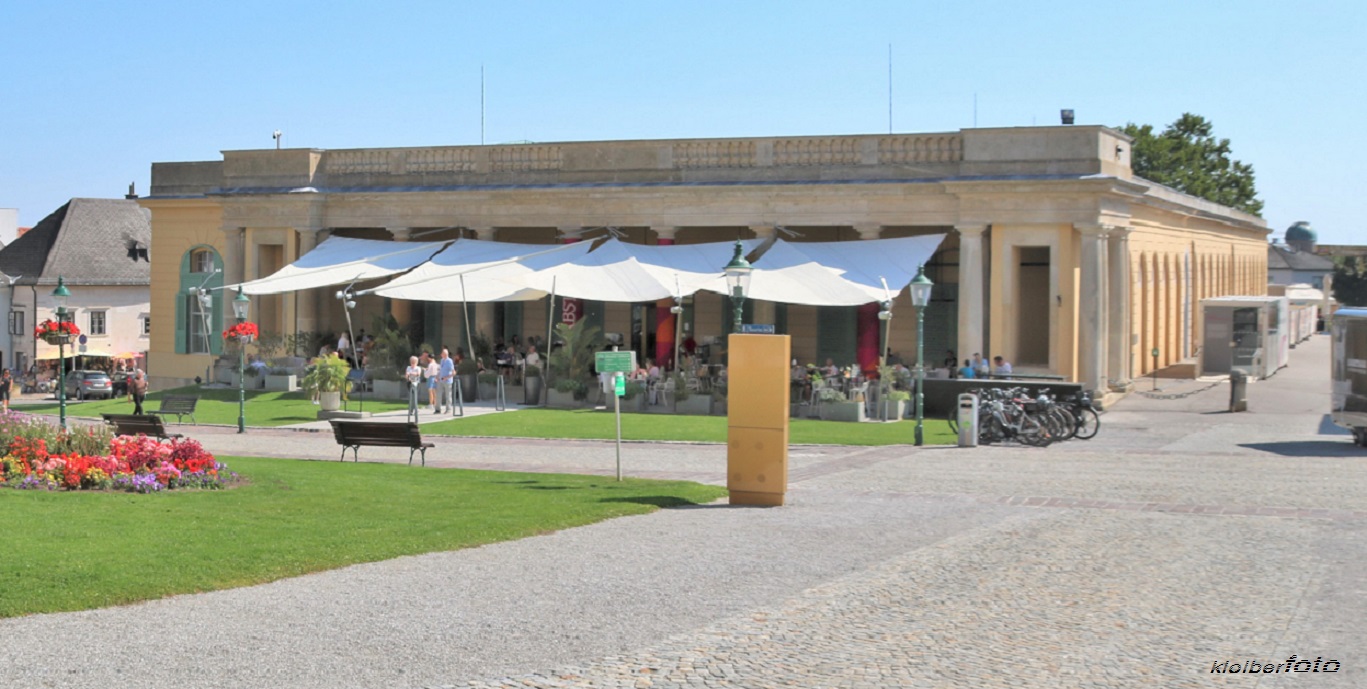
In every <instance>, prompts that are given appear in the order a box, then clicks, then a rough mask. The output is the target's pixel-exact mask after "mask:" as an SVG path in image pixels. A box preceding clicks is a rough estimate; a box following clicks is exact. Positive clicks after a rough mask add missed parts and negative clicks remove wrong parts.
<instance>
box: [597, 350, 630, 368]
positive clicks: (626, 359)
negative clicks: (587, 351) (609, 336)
mask: <svg viewBox="0 0 1367 689" xmlns="http://www.w3.org/2000/svg"><path fill="white" fill-rule="evenodd" d="M593 356H594V366H595V367H596V368H597V369H598V372H599V373H631V372H632V371H635V370H636V352H598V353H596V354H594V355H593Z"/></svg>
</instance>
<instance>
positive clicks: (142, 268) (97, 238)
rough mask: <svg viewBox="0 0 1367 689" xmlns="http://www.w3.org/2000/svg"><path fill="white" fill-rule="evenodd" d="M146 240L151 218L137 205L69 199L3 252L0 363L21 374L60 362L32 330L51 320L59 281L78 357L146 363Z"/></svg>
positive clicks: (148, 280)
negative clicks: (76, 334)
mask: <svg viewBox="0 0 1367 689" xmlns="http://www.w3.org/2000/svg"><path fill="white" fill-rule="evenodd" d="M151 235H152V230H151V220H150V215H149V213H148V212H147V211H146V210H145V209H143V208H141V207H140V206H139V205H138V204H137V202H135V201H130V200H123V199H72V200H71V201H69V202H67V203H66V204H65V205H63V206H62V207H61V208H58V209H57V210H55V211H53V212H52V213H51V214H50V215H48V216H47V217H46V218H43V220H42V221H41V222H39V223H38V224H37V225H35V226H34V227H33V229H31V230H29V231H28V232H25V233H24V234H23V236H20V237H18V238H17V239H15V240H14V241H13V242H11V243H10V244H9V245H8V246H6V247H4V249H0V274H3V276H4V279H3V280H0V287H3V288H4V289H5V291H7V292H8V294H7V296H8V297H9V304H8V309H7V311H8V319H7V320H8V323H7V327H6V329H5V332H6V335H7V337H8V342H6V341H4V340H0V347H3V349H0V361H3V362H4V364H5V365H6V366H8V367H11V368H14V369H15V370H18V371H26V370H27V369H28V368H29V366H30V365H32V364H33V363H34V362H38V361H47V360H55V359H56V358H57V354H58V352H57V348H56V347H54V346H51V345H48V344H47V343H45V342H42V341H40V340H38V339H37V338H35V337H34V334H33V330H34V327H35V326H36V325H37V324H38V323H39V322H41V321H44V320H47V319H49V318H52V317H53V316H54V314H55V306H56V305H55V304H54V303H53V301H52V292H53V290H54V289H55V288H56V286H57V281H58V279H59V278H61V279H63V280H64V281H65V283H66V286H67V289H69V290H70V291H71V298H70V299H69V300H68V302H67V308H68V309H69V310H71V311H72V312H74V314H75V315H74V318H75V323H76V325H77V327H78V328H80V331H81V333H82V334H84V335H85V336H86V337H85V340H86V341H85V342H83V343H80V342H78V343H76V344H73V345H72V349H73V350H75V351H74V354H75V355H77V356H80V357H87V358H92V359H94V358H99V359H105V360H108V359H111V358H144V355H145V353H146V351H147V343H148V336H149V334H150V332H151V323H150V320H149V319H150V310H149V304H150V302H151V293H150V290H151V253H150V247H149V244H150V242H151ZM0 301H3V299H0ZM92 363H94V362H92ZM82 365H84V362H82ZM69 367H70V364H69Z"/></svg>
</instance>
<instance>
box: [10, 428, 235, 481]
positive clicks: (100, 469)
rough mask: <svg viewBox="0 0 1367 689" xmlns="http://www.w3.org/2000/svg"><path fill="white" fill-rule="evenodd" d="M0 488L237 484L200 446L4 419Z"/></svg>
mask: <svg viewBox="0 0 1367 689" xmlns="http://www.w3.org/2000/svg"><path fill="white" fill-rule="evenodd" d="M0 447H3V448H4V452H5V454H4V456H3V457H0V487H8V488H17V489H21V490H25V489H26V490H117V491H127V492H133V493H154V492H157V491H160V490H170V489H186V488H202V489H214V488H223V487H225V486H227V484H228V483H230V482H231V481H233V480H235V479H236V478H237V475H236V474H233V473H232V472H230V471H228V469H227V467H226V466H224V465H223V464H222V463H221V462H218V461H216V460H215V459H214V456H213V455H212V454H210V453H209V452H208V451H207V450H205V449H204V447H203V446H201V445H200V444H199V442H198V441H196V440H186V439H176V440H171V441H169V442H162V441H159V440H157V439H155V438H148V437H146V436H141V435H139V436H117V437H112V436H111V434H110V432H109V430H108V429H107V428H104V427H98V426H91V427H86V428H80V429H75V430H72V431H71V432H66V431H63V430H61V429H60V428H58V427H57V426H55V425H53V424H51V423H49V422H47V421H45V420H43V419H39V418H36V417H31V416H27V415H24V414H17V413H14V412H11V413H9V414H3V415H0Z"/></svg>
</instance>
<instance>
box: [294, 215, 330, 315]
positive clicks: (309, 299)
mask: <svg viewBox="0 0 1367 689" xmlns="http://www.w3.org/2000/svg"><path fill="white" fill-rule="evenodd" d="M294 231H295V233H296V234H298V235H299V256H303V255H305V254H307V253H308V252H310V251H313V249H314V247H316V246H317V242H318V231H317V230H315V229H313V228H311V227H296V228H295V229H294ZM295 260H298V258H296V259H295ZM319 291H320V290H300V291H298V292H295V293H294V332H295V333H300V332H311V331H314V330H317V329H318V301H319V296H318V292H319ZM321 291H323V292H326V291H327V290H321Z"/></svg>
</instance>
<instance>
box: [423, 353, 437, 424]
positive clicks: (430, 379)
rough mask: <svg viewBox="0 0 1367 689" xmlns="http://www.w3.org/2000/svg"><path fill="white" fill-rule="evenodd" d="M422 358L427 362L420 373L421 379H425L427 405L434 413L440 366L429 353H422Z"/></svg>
mask: <svg viewBox="0 0 1367 689" xmlns="http://www.w3.org/2000/svg"><path fill="white" fill-rule="evenodd" d="M422 356H423V358H424V359H425V360H426V361H427V366H426V368H425V369H424V370H423V372H422V377H423V378H426V379H427V404H428V406H430V407H432V411H433V412H436V411H437V380H438V379H439V378H441V364H439V363H437V358H436V357H434V356H432V354H431V353H430V352H423V353H422Z"/></svg>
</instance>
